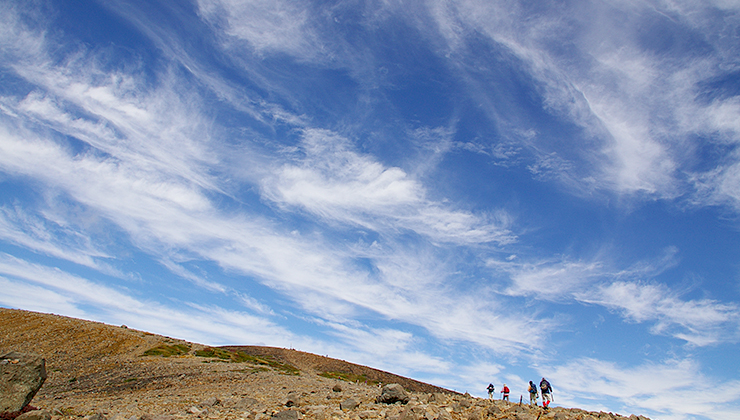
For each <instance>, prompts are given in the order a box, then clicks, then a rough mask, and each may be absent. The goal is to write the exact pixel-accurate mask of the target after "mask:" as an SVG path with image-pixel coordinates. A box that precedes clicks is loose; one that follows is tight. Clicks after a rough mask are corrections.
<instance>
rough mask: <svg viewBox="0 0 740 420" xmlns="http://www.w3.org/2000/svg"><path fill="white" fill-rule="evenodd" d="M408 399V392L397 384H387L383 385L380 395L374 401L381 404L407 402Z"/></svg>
mask: <svg viewBox="0 0 740 420" xmlns="http://www.w3.org/2000/svg"><path fill="white" fill-rule="evenodd" d="M409 400H410V398H409V394H407V393H406V390H404V389H403V387H402V386H401V385H399V384H389V385H385V386H383V389H382V391H380V395H378V397H377V398H376V399H375V402H377V403H381V404H395V403H397V402H401V403H403V404H406V403H408V402H409Z"/></svg>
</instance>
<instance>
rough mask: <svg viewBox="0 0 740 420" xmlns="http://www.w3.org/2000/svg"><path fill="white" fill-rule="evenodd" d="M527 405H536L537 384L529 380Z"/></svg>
mask: <svg viewBox="0 0 740 420" xmlns="http://www.w3.org/2000/svg"><path fill="white" fill-rule="evenodd" d="M528 391H529V405H537V397H538V394H537V385H535V384H534V382H532V381H529V389H528Z"/></svg>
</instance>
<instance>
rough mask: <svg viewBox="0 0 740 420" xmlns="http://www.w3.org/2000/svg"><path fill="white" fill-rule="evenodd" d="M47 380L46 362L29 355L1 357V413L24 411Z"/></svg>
mask: <svg viewBox="0 0 740 420" xmlns="http://www.w3.org/2000/svg"><path fill="white" fill-rule="evenodd" d="M45 380H46V361H45V360H44V359H42V358H41V357H40V356H36V355H34V354H28V353H19V352H14V351H12V352H10V353H7V354H4V355H2V356H0V413H2V412H6V411H7V412H17V411H21V410H23V408H24V407H25V406H27V405H28V403H30V402H31V400H32V399H33V397H34V395H36V393H37V392H38V390H39V389H41V385H43V384H44V381H45Z"/></svg>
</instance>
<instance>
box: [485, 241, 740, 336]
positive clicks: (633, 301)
mask: <svg viewBox="0 0 740 420" xmlns="http://www.w3.org/2000/svg"><path fill="white" fill-rule="evenodd" d="M677 253H678V250H677V249H675V248H672V247H671V248H668V249H666V250H665V253H664V255H662V256H660V257H658V258H656V259H655V260H646V261H642V262H639V263H636V264H634V265H632V266H631V267H628V268H625V269H621V270H620V269H615V268H614V267H613V266H612V264H611V263H608V262H606V261H603V260H601V259H600V258H598V257H596V258H594V259H593V260H591V261H570V260H560V261H557V260H556V261H542V262H538V263H518V262H512V261H490V262H489V266H490V267H491V268H493V269H494V270H496V271H499V272H500V271H503V272H506V273H507V275H508V276H509V278H510V280H511V285H510V286H509V287H508V288H506V289H505V290H504V291H503V293H505V294H507V295H511V296H530V297H534V298H536V299H537V300H541V301H555V302H581V303H585V304H596V305H600V306H603V307H605V308H607V309H609V310H612V311H616V312H618V313H620V314H621V315H622V317H623V318H624V319H626V320H628V321H630V322H636V323H644V322H646V323H652V327H651V328H650V331H651V333H653V334H657V335H668V336H673V337H675V338H678V339H681V340H684V341H686V342H687V343H688V344H690V345H691V346H709V345H716V344H719V343H723V342H736V341H737V340H738V339H740V316H739V315H738V313H740V312H739V311H740V308H739V307H738V306H737V305H736V304H734V303H722V302H720V301H718V300H714V299H688V300H687V299H685V298H683V297H682V294H681V293H679V292H677V291H675V290H673V289H671V288H670V287H669V286H667V285H666V284H663V283H659V282H657V281H656V280H654V279H655V277H657V276H658V275H660V274H662V273H663V272H665V271H666V270H668V269H669V268H671V267H673V266H674V265H675V264H676V261H677Z"/></svg>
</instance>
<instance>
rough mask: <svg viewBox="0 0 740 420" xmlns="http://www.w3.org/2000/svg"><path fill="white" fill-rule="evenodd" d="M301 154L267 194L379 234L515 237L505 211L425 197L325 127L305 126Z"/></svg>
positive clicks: (480, 239) (470, 239) (464, 239)
mask: <svg viewBox="0 0 740 420" xmlns="http://www.w3.org/2000/svg"><path fill="white" fill-rule="evenodd" d="M301 149H302V150H301V152H302V153H301V155H300V156H299V157H298V158H297V159H296V161H295V162H291V163H287V164H285V165H283V166H282V168H281V169H280V170H279V171H277V173H276V174H275V175H274V176H271V177H268V178H266V179H264V180H263V182H262V189H263V194H264V196H265V197H266V198H269V199H270V200H271V201H273V202H275V203H277V204H278V205H282V206H294V207H299V208H303V209H305V210H307V211H309V212H311V213H313V214H315V215H317V216H319V217H322V218H324V219H326V220H327V221H330V222H331V221H337V222H342V223H350V224H354V225H359V226H361V227H364V228H368V229H372V230H375V231H379V232H389V231H402V230H410V231H413V232H416V233H418V234H421V235H424V236H427V237H429V238H430V239H431V240H433V241H440V242H453V243H467V244H475V243H486V242H494V243H498V244H504V243H509V242H513V241H514V240H515V236H514V234H513V233H512V232H511V231H510V230H509V226H508V224H509V219H510V218H509V217H508V216H507V215H506V214H505V212H503V211H502V212H500V213H498V214H492V215H475V214H472V213H470V212H466V211H459V210H457V211H456V210H452V209H448V208H447V206H446V205H444V204H442V203H438V202H434V201H432V200H430V199H428V198H427V197H426V191H425V189H424V187H423V185H422V184H421V183H420V182H419V181H417V180H415V179H413V178H412V177H410V176H409V175H408V174H407V173H406V172H405V171H403V170H402V169H400V168H394V167H386V166H385V165H383V164H382V163H380V162H377V161H375V160H374V159H372V158H371V157H369V156H363V155H361V154H359V153H357V152H355V151H354V150H352V147H351V145H350V144H349V142H348V141H347V139H345V138H343V137H341V136H338V135H336V134H334V133H331V132H328V131H326V130H307V131H306V132H305V133H304V135H303V141H302V144H301Z"/></svg>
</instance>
